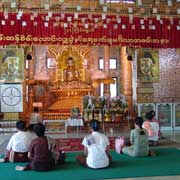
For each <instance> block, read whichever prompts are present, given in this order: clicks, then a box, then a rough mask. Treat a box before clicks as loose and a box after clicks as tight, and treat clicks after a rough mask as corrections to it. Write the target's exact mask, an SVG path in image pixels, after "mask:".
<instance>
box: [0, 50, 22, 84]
mask: <svg viewBox="0 0 180 180" xmlns="http://www.w3.org/2000/svg"><path fill="white" fill-rule="evenodd" d="M23 79H24V51H23V49H22V48H1V49H0V81H1V82H21V81H23Z"/></svg>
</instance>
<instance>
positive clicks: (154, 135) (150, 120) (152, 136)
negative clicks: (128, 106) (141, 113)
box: [142, 111, 160, 145]
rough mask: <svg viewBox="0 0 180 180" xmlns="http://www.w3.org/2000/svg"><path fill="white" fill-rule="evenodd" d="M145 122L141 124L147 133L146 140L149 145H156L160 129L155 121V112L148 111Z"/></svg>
mask: <svg viewBox="0 0 180 180" xmlns="http://www.w3.org/2000/svg"><path fill="white" fill-rule="evenodd" d="M146 119H147V120H146V121H144V122H143V125H142V127H143V128H144V129H146V130H147V132H148V139H149V141H150V144H153V145H157V143H158V140H159V134H160V128H159V123H158V122H157V121H156V120H155V112H154V111H150V112H148V113H146Z"/></svg>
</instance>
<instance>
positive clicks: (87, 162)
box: [77, 120, 112, 169]
mask: <svg viewBox="0 0 180 180" xmlns="http://www.w3.org/2000/svg"><path fill="white" fill-rule="evenodd" d="M99 129H100V122H99V121H97V120H92V121H91V122H90V130H91V132H92V133H91V135H89V136H86V137H84V139H83V142H82V144H83V146H84V155H79V156H77V160H78V161H79V162H80V163H81V164H82V165H84V166H85V167H89V168H93V169H99V168H106V167H108V166H109V164H110V162H111V159H112V158H111V156H110V155H109V140H108V138H107V136H105V135H104V134H102V133H100V132H98V131H99Z"/></svg>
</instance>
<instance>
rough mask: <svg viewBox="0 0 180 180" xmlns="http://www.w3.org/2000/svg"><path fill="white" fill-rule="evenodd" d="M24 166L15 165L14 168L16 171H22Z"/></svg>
mask: <svg viewBox="0 0 180 180" xmlns="http://www.w3.org/2000/svg"><path fill="white" fill-rule="evenodd" d="M25 168H26V167H25V166H16V167H15V169H16V171H24V170H25Z"/></svg>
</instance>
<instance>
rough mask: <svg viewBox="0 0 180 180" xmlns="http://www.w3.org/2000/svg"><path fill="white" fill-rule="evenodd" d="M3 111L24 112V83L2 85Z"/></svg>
mask: <svg viewBox="0 0 180 180" xmlns="http://www.w3.org/2000/svg"><path fill="white" fill-rule="evenodd" d="M0 92H1V112H22V111H23V92H22V84H2V85H1V91H0Z"/></svg>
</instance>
